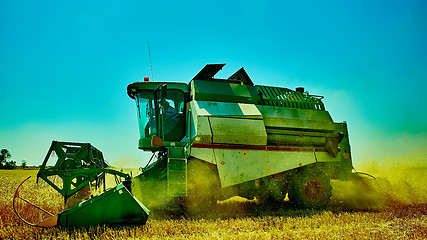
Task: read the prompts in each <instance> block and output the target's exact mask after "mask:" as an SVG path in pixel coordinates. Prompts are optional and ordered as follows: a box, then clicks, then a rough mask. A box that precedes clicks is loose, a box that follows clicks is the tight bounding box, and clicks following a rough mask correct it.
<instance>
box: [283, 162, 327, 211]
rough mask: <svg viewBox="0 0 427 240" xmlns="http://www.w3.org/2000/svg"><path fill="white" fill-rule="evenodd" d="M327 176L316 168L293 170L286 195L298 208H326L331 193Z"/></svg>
mask: <svg viewBox="0 0 427 240" xmlns="http://www.w3.org/2000/svg"><path fill="white" fill-rule="evenodd" d="M331 192H332V186H331V183H330V181H329V178H328V176H326V174H325V173H324V172H322V171H320V170H319V169H317V168H305V169H300V170H298V171H297V172H295V173H294V174H293V175H292V176H291V179H290V182H289V189H288V197H289V200H290V202H291V203H292V204H294V205H295V206H296V207H299V208H311V209H319V208H326V207H327V206H328V204H329V201H330V199H331V195H332V193H331Z"/></svg>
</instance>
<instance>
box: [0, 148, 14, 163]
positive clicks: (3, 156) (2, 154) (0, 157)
mask: <svg viewBox="0 0 427 240" xmlns="http://www.w3.org/2000/svg"><path fill="white" fill-rule="evenodd" d="M10 157H12V155H11V154H10V152H9V150H7V149H2V150H1V151H0V168H3V166H5V165H6V162H7V159H9V158H10Z"/></svg>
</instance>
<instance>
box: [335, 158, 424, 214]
mask: <svg viewBox="0 0 427 240" xmlns="http://www.w3.org/2000/svg"><path fill="white" fill-rule="evenodd" d="M356 169H358V171H360V172H359V173H357V174H355V176H354V177H353V179H352V180H351V181H331V184H332V187H333V190H332V201H331V207H339V208H345V209H358V210H363V209H380V208H384V207H387V206H395V205H410V204H425V203H427V159H423V158H417V159H415V158H403V159H402V158H401V159H392V158H391V159H388V160H387V159H384V160H381V161H369V162H364V163H361V164H359V165H356ZM362 172H363V173H368V174H369V175H372V176H374V177H375V178H373V177H370V176H368V175H365V174H363V173H362Z"/></svg>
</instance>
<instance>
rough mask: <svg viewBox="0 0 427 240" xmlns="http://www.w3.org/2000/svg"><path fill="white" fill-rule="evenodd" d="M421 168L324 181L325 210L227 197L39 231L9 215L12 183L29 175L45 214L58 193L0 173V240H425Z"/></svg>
mask: <svg viewBox="0 0 427 240" xmlns="http://www.w3.org/2000/svg"><path fill="white" fill-rule="evenodd" d="M414 172H415V174H414ZM425 173H426V171H425V169H417V170H411V174H410V175H406V174H403V173H402V176H400V177H399V176H396V174H395V175H393V177H390V178H389V179H382V180H381V179H378V180H379V181H375V182H373V180H372V182H368V183H366V182H364V183H354V182H353V183H338V182H332V184H333V195H334V197H333V199H332V201H331V206H330V207H329V208H328V209H325V210H297V209H293V208H292V207H291V206H290V205H289V203H288V202H286V201H285V202H284V203H283V204H282V205H280V206H261V205H259V204H258V203H257V202H256V200H251V201H250V200H246V199H243V198H239V197H235V198H232V199H229V200H227V201H224V202H220V203H219V204H218V209H217V212H216V213H215V214H210V215H206V216H204V217H197V218H194V217H193V218H190V217H188V216H179V217H174V218H170V217H169V218H161V217H154V218H151V217H150V218H149V220H148V222H147V224H146V225H144V226H116V227H111V226H96V227H90V228H81V229H67V228H59V227H56V228H50V229H42V228H35V227H31V226H28V225H26V224H24V223H23V222H22V221H20V220H19V219H18V218H17V217H16V215H15V213H14V212H13V208H12V199H13V194H14V192H15V189H16V187H17V186H18V185H19V183H21V182H22V181H23V180H24V179H25V178H26V177H28V176H32V178H30V179H29V180H28V181H27V182H26V183H25V184H24V185H23V186H22V189H21V191H20V196H21V197H23V198H25V199H27V200H29V201H31V202H33V203H35V204H37V205H39V206H41V207H42V208H44V209H46V210H48V211H50V212H52V213H58V212H60V211H61V210H62V209H63V200H62V198H61V196H60V195H59V194H58V193H57V192H56V191H55V190H53V188H51V187H48V186H46V185H44V184H38V185H37V184H36V183H35V176H36V174H37V170H0V191H1V193H2V194H1V197H0V239H427V197H426V195H427V194H426V192H427V189H426V182H425V180H426V179H425V176H424V175H425ZM411 178H413V179H411ZM402 181H403V182H402ZM411 181H413V182H411ZM17 209H18V211H19V212H20V214H21V215H22V216H23V217H25V218H26V219H28V220H31V221H37V219H38V218H40V217H43V216H41V215H40V214H39V213H38V211H36V210H35V209H33V208H32V207H28V206H26V205H25V204H20V205H18V208H17Z"/></svg>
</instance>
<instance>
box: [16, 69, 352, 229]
mask: <svg viewBox="0 0 427 240" xmlns="http://www.w3.org/2000/svg"><path fill="white" fill-rule="evenodd" d="M224 65H225V64H208V65H206V66H205V67H204V68H203V69H202V70H201V71H200V72H199V73H198V74H197V75H196V76H195V77H194V78H193V79H192V80H191V81H190V82H189V83H188V84H187V83H178V82H150V81H148V78H145V79H144V82H135V83H132V84H130V85H129V86H128V87H127V93H128V95H129V97H131V98H132V99H134V100H135V102H136V107H137V116H138V125H139V131H140V139H139V144H138V147H139V149H142V150H144V151H151V152H153V156H152V157H151V159H150V161H149V164H147V166H146V167H144V168H142V171H141V173H140V174H138V175H137V176H135V177H134V178H132V179H131V178H130V176H129V175H126V174H123V173H120V172H117V171H113V170H111V169H109V168H107V165H106V164H105V163H104V162H103V161H100V160H101V158H100V157H99V156H102V154H101V153H100V152H99V151H95V152H96V154H92V155H93V157H92V155H91V154H89V155H90V156H91V158H90V159H92V160H89V161H86V160H85V161H82V162H81V161H80V160H82V159H85V158H84V157H82V155H79V154H74V153H72V152H75V150H69V151H68V152H67V151H59V152H57V154H58V156H61V158H60V159H61V161H58V163H57V164H56V165H55V167H53V168H47V167H46V165H45V163H44V164H43V166H42V168H41V169H40V172H39V175H38V177H39V178H42V179H43V180H45V181H47V182H48V183H49V180H48V178H47V176H51V175H54V174H57V175H61V176H63V177H62V179H63V183H64V187H63V188H58V187H55V186H54V184H53V183H49V184H50V185H52V186H53V187H54V188H55V189H57V190H58V191H59V192H60V193H61V194H62V195H63V196H64V197H65V198H68V197H69V196H71V195H73V194H75V193H76V192H77V191H79V190H81V189H82V188H84V186H87V185H88V184H91V183H92V182H94V181H95V182H96V180H98V182H99V180H100V179H103V178H104V176H105V174H106V173H110V174H113V175H117V176H120V177H121V178H123V179H124V180H125V181H124V183H123V184H120V185H118V187H116V188H113V189H110V190H107V191H105V192H104V193H102V194H100V195H98V196H95V197H93V198H90V199H89V200H87V201H85V202H83V203H80V204H78V205H76V206H74V207H72V208H70V209H68V210H65V211H64V212H63V213H61V214H59V217H58V220H57V221H56V223H57V224H58V225H65V226H81V225H93V224H100V223H107V224H108V223H127V222H135V223H138V222H139V223H145V221H146V219H147V216H148V213H149V211H148V210H147V208H146V207H145V206H147V207H148V208H149V209H152V210H155V211H157V210H171V211H176V210H178V211H186V212H188V213H190V214H192V213H196V214H197V213H199V212H205V211H207V210H208V209H210V208H212V207H214V206H215V204H216V203H217V201H218V200H225V199H227V198H230V197H232V196H236V195H238V196H242V197H245V198H248V199H253V198H254V197H256V198H257V199H258V200H259V201H260V202H261V203H266V204H269V203H275V202H281V201H283V200H284V199H285V197H286V195H287V196H288V198H289V200H290V202H291V203H293V204H294V206H296V207H300V208H324V207H326V206H327V205H328V203H329V201H330V198H331V189H332V187H331V185H330V179H338V180H348V179H350V178H351V176H352V169H353V166H352V161H351V154H350V144H349V139H348V132H347V125H346V123H345V122H341V123H335V122H334V121H333V120H332V118H331V116H330V115H329V113H328V112H327V111H326V110H325V107H324V105H323V103H322V100H321V99H322V98H323V97H321V96H315V95H310V94H308V93H307V92H305V91H304V89H303V88H297V89H296V90H291V89H288V88H281V87H271V86H259V85H254V83H253V82H252V80H251V79H250V78H249V76H248V74H247V73H246V72H245V70H244V69H243V68H241V69H240V70H239V71H237V72H236V73H235V74H233V75H232V76H230V77H229V78H228V79H216V78H214V76H215V74H216V73H217V72H218V71H219V70H221V69H222V67H223V66H224ZM58 144H60V145H61V144H65V145H67V143H60V142H54V143H53V145H52V147H51V150H50V151H49V153H48V156H49V155H50V153H51V152H52V151H53V150H52V149H56V148H58V146H55V145H58ZM70 144H77V145H78V143H68V145H70ZM68 145H67V146H68ZM83 146H86V145H81V146H80V148H83ZM88 146H89V148H90V147H91V146H90V145H88ZM92 148H93V147H92ZM64 153H65V154H66V155H67V154H68V153H70V154H74V155H73V156H71V155H67V156H65V157H64V156H63V155H64ZM61 154H62V155H61ZM97 156H98V157H97ZM86 159H87V158H86ZM45 162H46V160H45ZM81 163H84V164H81ZM130 180H131V182H132V183H130ZM120 191H122V193H125V195H126V199H123V200H122V199H118V197H119V196H120V194H119V193H118V192H120ZM17 192H18V191H17ZM131 193H132V194H131ZM108 194H110V195H108ZM18 195H19V194H18ZM103 195H108V197H105V200H101V199H104V198H102V196H103ZM97 198H98V199H99V200H97ZM107 204H108V211H116V212H117V215H115V216H114V217H109V219H111V221H110V222H105V221H106V220H105V219H106V218H100V217H98V216H96V214H97V213H95V211H92V212H91V211H90V210H89V209H101V208H102V209H106V208H107ZM98 205H99V206H101V207H99V206H98ZM112 205H114V206H122V205H126V206H127V209H126V210H124V209H121V208H115V207H111V206H112ZM81 206H82V207H81ZM85 208H87V209H88V210H84V209H85ZM132 209H133V210H134V211H132ZM71 215H73V217H75V218H74V219H76V220H72V221H69V220H68V221H66V220H63V219H66V218H68V219H70V216H71ZM138 216H139V217H138ZM83 219H85V220H86V221H87V222H85V223H84V224H79V223H77V222H78V221H79V220H83Z"/></svg>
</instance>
